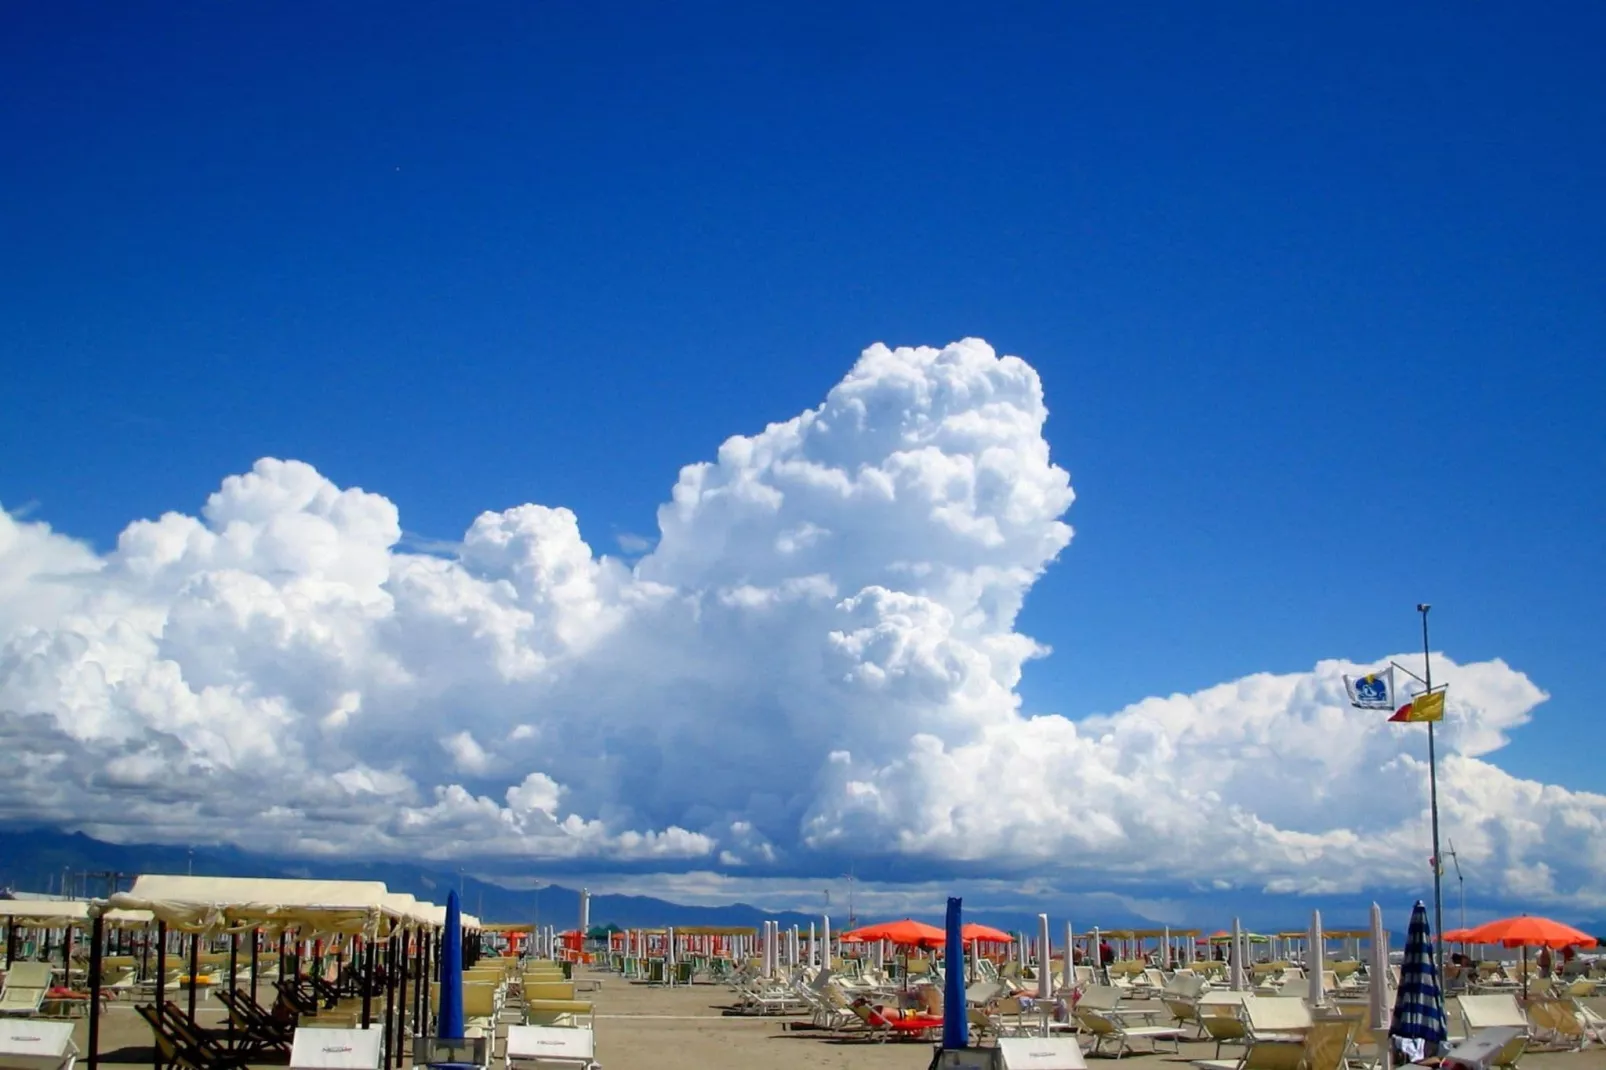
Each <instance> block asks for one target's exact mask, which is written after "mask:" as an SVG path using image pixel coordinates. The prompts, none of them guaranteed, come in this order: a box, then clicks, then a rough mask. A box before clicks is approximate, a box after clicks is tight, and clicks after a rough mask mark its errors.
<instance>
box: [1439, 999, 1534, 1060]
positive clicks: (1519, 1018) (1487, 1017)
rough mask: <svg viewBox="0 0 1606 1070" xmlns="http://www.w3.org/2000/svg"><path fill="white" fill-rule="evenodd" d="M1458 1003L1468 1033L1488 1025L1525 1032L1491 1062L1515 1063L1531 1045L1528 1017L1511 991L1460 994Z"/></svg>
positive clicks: (1510, 1042) (1488, 1026)
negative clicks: (1529, 1044) (1470, 994)
mask: <svg viewBox="0 0 1606 1070" xmlns="http://www.w3.org/2000/svg"><path fill="white" fill-rule="evenodd" d="M1455 1003H1456V1006H1457V1007H1459V1008H1460V1009H1461V1017H1462V1018H1463V1019H1464V1020H1465V1021H1466V1023H1467V1035H1468V1036H1469V1037H1473V1036H1476V1035H1477V1034H1478V1032H1479V1031H1480V1030H1484V1029H1502V1028H1504V1029H1517V1030H1520V1031H1521V1032H1520V1033H1518V1034H1517V1036H1516V1038H1515V1039H1513V1040H1511V1041H1509V1042H1508V1043H1507V1044H1506V1046H1505V1047H1504V1048H1503V1049H1501V1051H1500V1052H1499V1054H1498V1055H1496V1056H1494V1058H1493V1061H1492V1062H1490V1063H1489V1065H1490V1066H1504V1067H1515V1066H1516V1065H1517V1063H1518V1061H1519V1060H1520V1059H1521V1058H1522V1054H1523V1052H1525V1051H1526V1050H1527V1049H1528V1019H1527V1017H1526V1016H1525V1015H1524V1014H1523V1013H1522V1008H1521V1007H1519V1006H1518V1005H1517V997H1516V996H1514V995H1512V994H1511V993H1510V992H1501V993H1498V994H1496V993H1486V994H1483V995H1477V996H1457V997H1455Z"/></svg>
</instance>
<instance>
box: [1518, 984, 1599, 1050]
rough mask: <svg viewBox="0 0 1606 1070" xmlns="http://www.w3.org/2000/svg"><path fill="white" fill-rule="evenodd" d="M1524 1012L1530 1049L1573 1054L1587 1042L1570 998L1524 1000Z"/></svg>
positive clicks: (1582, 1026) (1541, 997) (1551, 997)
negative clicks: (1526, 1003) (1526, 1002)
mask: <svg viewBox="0 0 1606 1070" xmlns="http://www.w3.org/2000/svg"><path fill="white" fill-rule="evenodd" d="M1527 1011H1528V1029H1529V1040H1530V1041H1531V1042H1532V1046H1535V1047H1538V1046H1543V1047H1546V1048H1550V1049H1553V1050H1556V1051H1577V1050H1579V1049H1580V1048H1582V1047H1583V1046H1584V1044H1585V1043H1586V1042H1587V1041H1588V1040H1589V1039H1590V1038H1589V1036H1588V1035H1587V1034H1586V1033H1585V1031H1584V1023H1583V1022H1582V1021H1581V1020H1580V1019H1579V1017H1578V1011H1577V1009H1576V1007H1575V1004H1574V1003H1573V1001H1572V1000H1571V999H1567V998H1565V997H1560V998H1558V997H1556V996H1535V997H1534V998H1533V999H1530V1000H1529V1001H1528V1008H1527Z"/></svg>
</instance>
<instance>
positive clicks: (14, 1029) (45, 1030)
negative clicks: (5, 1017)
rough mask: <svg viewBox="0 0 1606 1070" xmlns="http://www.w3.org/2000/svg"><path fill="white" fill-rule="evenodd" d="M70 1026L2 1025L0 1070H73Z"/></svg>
mask: <svg viewBox="0 0 1606 1070" xmlns="http://www.w3.org/2000/svg"><path fill="white" fill-rule="evenodd" d="M72 1033H73V1026H72V1023H71V1022H38V1021H32V1022H22V1021H9V1022H0V1070H72V1068H73V1063H74V1062H75V1061H76V1060H77V1058H78V1046H77V1045H76V1044H74V1043H73V1039H72Z"/></svg>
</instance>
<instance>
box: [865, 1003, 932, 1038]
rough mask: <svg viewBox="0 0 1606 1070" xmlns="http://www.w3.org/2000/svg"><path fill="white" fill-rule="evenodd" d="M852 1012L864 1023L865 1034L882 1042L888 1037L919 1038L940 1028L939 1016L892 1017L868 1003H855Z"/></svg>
mask: <svg viewBox="0 0 1606 1070" xmlns="http://www.w3.org/2000/svg"><path fill="white" fill-rule="evenodd" d="M853 1013H854V1014H856V1015H858V1017H859V1020H860V1021H862V1022H863V1023H864V1025H865V1033H866V1036H867V1037H868V1038H869V1039H871V1040H877V1041H881V1042H882V1043H885V1042H886V1041H887V1039H888V1038H889V1037H899V1038H907V1039H912V1040H921V1039H925V1038H928V1037H930V1036H931V1034H932V1033H933V1032H934V1031H935V1032H941V1030H942V1019H941V1018H931V1017H927V1016H921V1017H918V1018H894V1017H890V1016H887V1015H883V1014H881V1013H880V1012H879V1011H877V1010H876V1009H875V1008H874V1007H872V1006H870V1005H869V1004H868V1003H855V1004H854V1005H853Z"/></svg>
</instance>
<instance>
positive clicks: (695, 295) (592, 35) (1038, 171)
mask: <svg viewBox="0 0 1606 1070" xmlns="http://www.w3.org/2000/svg"><path fill="white" fill-rule="evenodd" d="M1603 30H1606V17H1603V16H1602V14H1601V12H1600V10H1599V9H1598V8H1597V7H1595V6H1593V5H1582V4H1559V5H1547V6H1545V7H1543V8H1542V9H1537V10H1536V9H1523V10H1518V9H1515V8H1507V9H1491V8H1488V7H1470V8H1469V7H1467V6H1465V5H1456V4H1428V5H1415V6H1413V7H1411V8H1410V9H1406V10H1401V9H1400V8H1398V6H1397V5H1382V4H1362V5H1351V6H1346V7H1345V8H1343V9H1342V10H1338V9H1323V10H1315V11H1313V10H1310V9H1308V8H1306V7H1305V6H1303V5H1295V6H1292V7H1290V6H1288V5H1277V4H1263V3H1244V4H1233V5H1161V4H1147V5H1104V6H1102V7H1099V6H1094V5H1047V4H1045V5H1033V4H1023V5H1006V6H1004V7H1002V8H997V9H993V8H986V9H984V8H982V7H980V6H967V5H948V4H937V5H931V4H927V5H919V6H913V5H911V6H896V5H874V6H873V9H872V10H865V9H864V7H863V5H847V4H822V5H808V6H807V7H806V9H805V8H804V7H801V6H800V7H797V8H794V9H792V10H780V9H775V10H770V9H768V8H766V9H764V10H756V11H755V10H752V9H750V8H749V7H747V6H744V5H734V4H730V5H708V4H690V5H677V6H676V7H675V8H674V9H673V11H672V12H671V11H670V10H669V9H663V8H659V7H656V6H653V5H587V4H542V5H528V4H511V3H510V4H472V5H466V6H464V7H462V8H459V9H454V10H452V11H450V12H447V11H444V10H441V9H438V8H435V7H432V6H430V5H421V4H391V5H378V4H347V5H335V6H333V7H331V8H329V9H327V10H323V11H320V12H319V13H318V16H317V18H316V20H305V19H297V18H292V17H288V16H287V12H286V10H285V9H283V8H280V7H274V6H271V5H261V4H257V5H252V4H234V5H226V6H212V7H206V8H189V9H177V8H173V7H171V6H168V5H132V6H130V5H116V6H113V5H93V4H62V5H50V6H48V7H44V8H39V7H36V8H33V9H31V10H29V11H27V12H19V13H14V16H13V19H12V25H11V30H10V32H8V33H7V34H5V35H3V36H0V94H3V97H4V99H5V101H6V106H5V107H4V108H3V109H0V136H3V138H4V140H5V142H6V143H7V144H9V145H10V146H12V151H11V152H9V153H7V154H6V158H5V162H4V163H3V164H0V195H3V203H4V204H6V205H7V208H6V210H5V211H4V212H3V213H0V220H3V224H0V225H3V228H4V229H3V232H0V235H3V238H0V240H3V243H4V246H5V247H6V249H7V250H8V255H6V256H4V257H0V328H3V330H0V336H3V341H0V345H3V347H4V349H3V352H4V353H5V362H6V366H7V369H8V371H7V375H6V376H5V379H6V385H5V387H4V391H3V395H0V396H3V397H4V399H5V411H6V419H5V420H3V421H0V502H4V504H5V505H6V506H7V507H8V508H10V509H12V510H21V511H23V512H25V513H26V514H27V515H28V516H29V517H30V519H35V520H45V521H48V522H49V523H50V524H51V526H52V527H53V528H55V529H56V530H58V531H62V532H65V533H67V534H71V535H75V536H78V537H81V538H85V539H88V540H90V541H91V542H92V543H93V544H94V545H95V546H96V547H98V548H100V549H103V550H104V549H107V548H109V547H110V546H111V545H112V544H113V543H114V540H115V538H116V534H117V532H118V531H120V530H121V529H122V528H123V527H124V526H125V525H126V524H128V523H129V522H130V521H131V520H134V519H136V518H141V517H155V516H157V515H159V514H160V513H162V512H164V511H167V510H179V511H183V512H189V513H193V512H195V511H196V510H197V509H198V508H199V503H200V502H201V501H202V499H203V498H204V496H205V495H206V494H208V493H210V492H212V491H213V490H214V489H216V487H217V485H218V482H219V480H220V479H221V478H222V477H223V476H225V475H227V474H230V473H237V472H244V471H247V470H248V469H249V468H250V466H251V465H252V463H253V462H254V461H256V460H257V458H259V457H264V456H274V457H284V458H299V459H302V460H306V461H308V462H309V463H311V464H314V465H316V466H317V469H318V471H319V472H321V473H322V474H323V475H324V476H326V477H327V478H328V479H329V480H331V481H333V483H334V484H336V485H338V486H341V487H347V486H360V487H362V488H364V489H366V490H369V491H372V492H375V493H377V494H381V495H384V496H385V497H386V498H388V499H390V500H391V501H393V502H395V503H396V504H397V505H398V506H399V507H400V509H401V523H402V526H403V528H404V530H405V531H406V532H407V533H408V534H409V536H411V537H412V538H413V539H415V540H417V541H418V542H420V543H425V544H428V543H432V542H434V541H438V540H442V541H449V540H455V539H457V538H459V537H460V536H461V534H462V532H463V531H464V529H465V528H466V527H467V526H468V525H469V524H470V522H471V521H472V520H473V518H474V517H475V516H476V515H477V514H479V513H480V512H481V511H482V510H486V509H494V510H500V509H505V508H509V507H512V506H515V505H518V504H520V503H523V502H538V503H543V504H548V505H562V506H567V507H570V508H572V509H573V510H574V511H575V512H576V513H577V514H578V516H579V520H580V525H581V530H582V533H583V534H584V536H585V537H586V538H587V539H588V540H589V541H590V543H591V544H592V546H593V547H594V548H595V549H597V550H598V551H599V552H603V551H606V552H615V551H616V550H617V545H616V543H615V539H616V538H617V537H619V536H622V535H624V536H628V535H635V534H641V535H649V536H651V535H654V534H655V519H654V516H655V514H654V511H655V509H656V508H657V507H658V505H659V504H660V503H661V502H663V501H665V500H666V499H667V497H668V491H669V488H670V487H671V486H672V485H673V483H674V481H675V479H676V474H677V472H678V470H679V468H680V466H681V465H683V464H688V463H691V462H693V461H697V460H703V459H711V458H712V457H713V455H714V452H715V450H716V448H717V447H718V445H719V443H720V442H721V441H722V440H723V439H724V438H725V437H726V436H727V435H731V434H737V433H742V434H752V433H756V432H758V431H760V430H761V429H762V428H763V427H764V425H765V424H766V423H768V422H770V421H779V420H785V419H788V418H790V417H792V416H794V415H796V414H797V413H799V412H801V411H803V410H804V409H806V408H809V407H811V406H813V405H816V404H818V403H819V402H820V400H821V398H822V397H824V395H825V393H826V391H828V390H829V389H831V387H832V386H833V385H834V384H836V383H837V382H838V380H839V379H841V377H842V375H843V374H844V372H845V371H846V370H847V369H848V367H849V366H850V365H851V364H852V363H853V360H854V357H855V355H856V354H858V353H859V351H860V350H861V349H863V348H864V347H865V346H867V345H869V344H871V343H872V342H877V341H884V342H886V343H888V344H889V345H893V346H899V345H934V346H941V345H944V344H945V343H948V342H950V341H953V340H956V339H959V338H963V337H967V336H978V337H982V338H985V339H987V341H988V342H990V343H991V344H992V345H993V346H994V347H996V349H997V350H998V352H1000V353H1011V354H1019V355H1020V356H1022V357H1023V358H1025V359H1026V360H1027V361H1028V362H1030V364H1031V365H1032V366H1033V367H1034V368H1035V369H1036V370H1037V372H1038V373H1039V374H1040V375H1041V377H1042V381H1043V387H1044V391H1045V394H1046V401H1047V405H1048V408H1049V411H1050V414H1051V415H1050V418H1049V421H1048V424H1047V426H1046V429H1045V431H1044V434H1045V436H1046V438H1047V439H1048V441H1049V443H1050V445H1051V447H1052V450H1053V459H1054V461H1055V462H1056V463H1057V464H1059V465H1062V466H1064V467H1065V468H1066V469H1068V471H1069V472H1070V476H1071V481H1072V485H1073V486H1074V488H1075V491H1076V495H1077V498H1076V504H1075V506H1074V507H1073V508H1072V509H1071V510H1070V512H1069V514H1068V516H1067V520H1068V522H1069V523H1070V524H1071V525H1072V526H1073V527H1074V528H1075V529H1076V536H1075V539H1074V541H1073V542H1072V543H1071V545H1070V547H1069V549H1067V550H1066V551H1065V553H1064V554H1063V555H1061V558H1060V560H1059V561H1058V563H1056V564H1054V565H1053V566H1051V567H1050V569H1049V571H1048V573H1047V575H1046V576H1045V577H1044V578H1043V579H1042V580H1040V581H1039V582H1038V583H1037V584H1036V585H1035V586H1034V587H1033V588H1032V589H1031V592H1030V595H1029V596H1028V599H1027V603H1026V609H1025V612H1024V614H1023V616H1022V618H1021V621H1020V623H1019V630H1021V631H1024V632H1025V633H1026V634H1028V635H1031V636H1034V637H1036V638H1037V639H1039V640H1041V641H1043V642H1045V643H1047V644H1050V645H1052V646H1053V647H1054V648H1055V653H1054V655H1053V656H1052V657H1051V658H1049V659H1046V660H1041V661H1037V662H1034V663H1031V664H1029V666H1028V667H1027V669H1026V676H1025V679H1024V682H1023V684H1022V688H1021V690H1022V693H1023V695H1024V702H1025V707H1026V709H1027V710H1028V711H1029V712H1060V713H1064V714H1067V715H1069V716H1073V717H1080V716H1082V715H1084V714H1088V713H1094V712H1111V711H1114V710H1117V709H1119V708H1120V707H1122V706H1124V705H1126V704H1127V703H1131V702H1135V701H1137V700H1139V699H1141V698H1143V697H1144V696H1148V695H1164V694H1168V693H1171V692H1173V691H1182V692H1192V691H1196V690H1198V689H1200V688H1204V687H1207V686H1209V685H1212V684H1215V683H1218V682H1220V681H1226V680H1233V679H1237V678H1239V677H1243V676H1245V675H1248V674H1251V673H1255V672H1259V671H1273V672H1300V671H1308V670H1309V669H1310V668H1311V666H1312V665H1313V664H1315V663H1316V662H1317V661H1318V660H1319V659H1323V658H1349V659H1355V660H1357V661H1362V662H1365V661H1370V660H1373V659H1377V658H1380V657H1383V656H1386V655H1388V654H1391V653H1397V652H1399V651H1405V650H1411V649H1413V648H1415V647H1416V646H1417V645H1418V633H1417V630H1416V629H1417V621H1416V618H1415V615H1414V614H1413V612H1412V607H1413V606H1414V604H1415V603H1416V602H1417V601H1419V600H1430V601H1432V602H1433V603H1434V604H1435V606H1436V608H1435V611H1434V614H1433V621H1434V640H1435V642H1434V645H1435V647H1436V648H1438V649H1442V650H1444V651H1445V652H1446V653H1447V654H1448V655H1449V656H1450V657H1452V658H1454V659H1456V660H1457V661H1462V662H1469V661H1484V660H1487V659H1491V658H1503V659H1505V660H1506V661H1507V662H1509V663H1510V665H1511V666H1513V667H1514V668H1515V669H1517V670H1520V671H1521V672H1522V673H1525V674H1527V676H1528V677H1530V678H1531V679H1532V680H1533V681H1534V683H1536V684H1537V685H1538V686H1540V687H1542V688H1544V689H1545V690H1546V691H1548V692H1549V693H1550V695H1551V697H1550V699H1549V701H1548V702H1546V703H1544V704H1543V705H1541V706H1539V707H1538V710H1537V712H1536V714H1535V717H1534V720H1533V723H1532V724H1530V725H1528V726H1526V727H1524V728H1522V729H1520V731H1519V732H1518V733H1517V734H1516V736H1515V738H1514V741H1513V742H1512V744H1511V745H1510V746H1509V747H1507V748H1505V749H1503V750H1502V751H1500V754H1499V757H1498V762H1499V765H1500V766H1501V767H1502V768H1504V769H1505V770H1507V771H1508V772H1510V773H1512V774H1514V775H1517V776H1521V777H1526V778H1533V779H1537V780H1543V781H1546V782H1550V783H1555V784H1561V785H1565V786H1569V787H1573V788H1587V787H1590V786H1591V785H1593V784H1594V783H1595V782H1596V781H1595V778H1594V777H1593V775H1592V774H1593V772H1594V766H1595V764H1596V763H1595V759H1594V756H1593V755H1592V754H1591V753H1590V751H1589V749H1588V748H1582V747H1578V746H1576V745H1574V744H1576V741H1577V739H1578V735H1579V733H1580V731H1582V730H1583V729H1584V727H1585V726H1586V725H1589V724H1591V723H1592V720H1591V719H1592V716H1593V714H1594V713H1595V707H1596V704H1597V697H1596V696H1597V693H1598V692H1597V691H1596V689H1595V681H1594V679H1593V672H1594V670H1595V669H1596V668H1597V665H1598V661H1599V657H1600V651H1601V644H1600V639H1599V636H1600V635H1601V633H1602V630H1603V628H1606V616H1603V610H1602V604H1603V599H1602V597H1601V596H1602V593H1603V591H1602V568H1603V564H1606V541H1603V540H1602V538H1601V534H1600V533H1601V530H1602V527H1601V523H1602V519H1603V517H1602V514H1601V506H1600V502H1601V495H1600V490H1601V486H1602V482H1601V480H1602V474H1603V473H1602V452H1601V427H1602V424H1601V417H1600V405H1601V402H1602V400H1603V398H1606V373H1603V371H1602V365H1601V360H1600V358H1601V354H1602V349H1603V343H1606V302H1603V301H1602V298H1601V295H1602V292H1603V290H1602V284H1603V282H1606V273H1603V270H1602V250H1603V249H1606V209H1603V207H1602V201H1601V199H1600V196H1599V191H1600V189H1601V188H1602V186H1603V184H1606V149H1603V147H1602V142H1601V139H1600V136H1599V132H1600V131H1601V129H1603V128H1606V85H1603V82H1606V76H1603V74H1602V69H1601V66H1600V63H1599V55H1598V48H1596V47H1595V44H1596V42H1598V41H1599V40H1600V37H1601V33H1602V31H1603Z"/></svg>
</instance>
